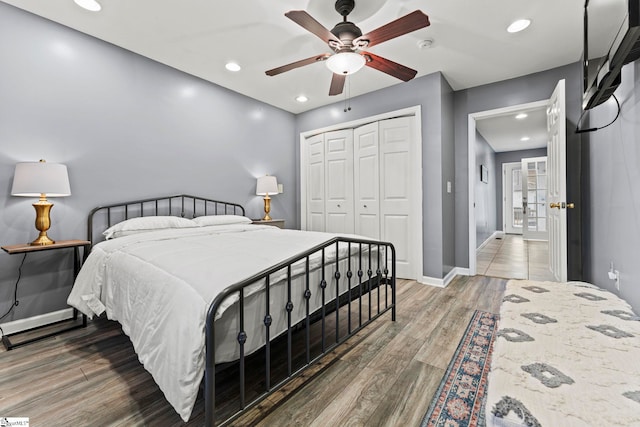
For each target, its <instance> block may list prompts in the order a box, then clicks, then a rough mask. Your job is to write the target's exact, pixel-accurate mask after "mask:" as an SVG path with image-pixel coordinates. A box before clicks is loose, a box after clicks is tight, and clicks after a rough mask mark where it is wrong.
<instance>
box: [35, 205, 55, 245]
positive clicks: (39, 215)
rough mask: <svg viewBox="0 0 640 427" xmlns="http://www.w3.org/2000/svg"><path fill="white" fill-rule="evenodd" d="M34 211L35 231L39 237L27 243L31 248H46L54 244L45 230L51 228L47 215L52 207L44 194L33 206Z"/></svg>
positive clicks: (49, 218)
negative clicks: (38, 233)
mask: <svg viewBox="0 0 640 427" xmlns="http://www.w3.org/2000/svg"><path fill="white" fill-rule="evenodd" d="M33 207H34V208H35V209H36V229H37V230H38V231H39V232H40V235H39V236H38V238H37V239H36V240H34V241H33V242H31V243H29V244H30V245H32V246H46V245H51V244H53V243H55V241H53V240H51V239H50V238H49V236H47V230H48V229H49V227H51V217H50V216H49V213H50V212H51V208H52V207H53V203H51V202H50V201H48V200H47V198H46V196H45V195H44V194H41V195H40V200H38V201H37V202H36V203H34V204H33Z"/></svg>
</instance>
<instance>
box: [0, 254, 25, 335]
mask: <svg viewBox="0 0 640 427" xmlns="http://www.w3.org/2000/svg"><path fill="white" fill-rule="evenodd" d="M25 259H27V252H25V254H24V256H23V257H22V262H20V267H18V279H17V280H16V284H15V285H14V288H13V303H12V304H11V307H9V310H7V312H6V313H5V314H3V315H2V316H0V320H2V319H4V318H5V317H7V316H8V315H9V313H11V312H12V311H13V309H14V307H17V306H18V305H20V301H18V283H20V278H21V277H22V266H23V265H24V260H25ZM0 333H1V334H2V335H4V331H3V330H2V326H0Z"/></svg>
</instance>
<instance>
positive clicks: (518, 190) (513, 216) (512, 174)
mask: <svg viewBox="0 0 640 427" xmlns="http://www.w3.org/2000/svg"><path fill="white" fill-rule="evenodd" d="M521 171H522V164H521V163H520V162H517V163H504V164H503V177H504V183H505V185H504V210H503V213H504V231H505V233H509V234H522V226H523V224H524V215H523V212H522V173H521Z"/></svg>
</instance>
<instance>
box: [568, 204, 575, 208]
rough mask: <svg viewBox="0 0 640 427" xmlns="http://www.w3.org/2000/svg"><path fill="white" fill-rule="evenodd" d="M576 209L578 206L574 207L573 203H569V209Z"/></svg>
mask: <svg viewBox="0 0 640 427" xmlns="http://www.w3.org/2000/svg"><path fill="white" fill-rule="evenodd" d="M575 207H576V205H574V204H573V203H567V209H573V208H575Z"/></svg>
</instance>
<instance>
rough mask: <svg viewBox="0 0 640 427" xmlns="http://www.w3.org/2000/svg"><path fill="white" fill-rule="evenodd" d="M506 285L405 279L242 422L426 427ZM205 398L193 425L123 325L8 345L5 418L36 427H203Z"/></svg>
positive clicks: (0, 363) (1, 355)
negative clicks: (478, 324) (466, 341)
mask: <svg viewBox="0 0 640 427" xmlns="http://www.w3.org/2000/svg"><path fill="white" fill-rule="evenodd" d="M505 284H506V280H504V279H496V278H490V277H485V276H475V277H457V278H456V279H455V280H454V281H453V282H452V283H451V284H449V286H448V287H447V288H445V289H440V288H435V287H430V286H426V285H422V284H419V283H416V282H413V281H402V280H401V281H399V283H398V316H397V321H396V322H392V321H391V320H390V315H385V316H383V317H382V318H380V319H378V320H377V321H375V322H374V323H373V324H372V325H370V326H369V327H367V328H365V329H364V330H362V331H360V332H358V334H356V336H354V337H353V338H351V339H350V340H349V341H347V343H345V344H344V345H342V346H341V347H340V348H339V349H337V350H336V351H334V352H333V353H332V355H331V356H330V357H329V358H327V359H326V360H323V362H322V363H321V364H320V365H318V367H317V368H316V369H315V370H313V371H310V372H309V373H307V374H305V375H304V376H303V377H301V378H300V379H299V380H297V381H296V382H295V384H293V385H292V386H288V387H286V388H285V389H284V390H283V391H282V392H281V393H278V394H276V395H274V396H273V397H271V398H269V399H268V400H267V401H265V402H263V403H262V404H260V405H259V406H258V407H257V408H256V409H254V410H253V411H251V412H250V413H249V414H247V416H246V417H243V418H240V419H239V420H238V421H237V422H236V424H237V425H260V426H284V425H287V426H326V425H340V426H344V425H350V426H365V425H366V426H399V425H403V426H405V425H406V426H411V425H413V426H417V425H419V423H420V420H421V418H422V416H423V414H424V412H425V411H426V409H427V408H428V406H429V403H430V401H431V399H432V396H433V394H434V393H435V391H436V389H437V387H438V384H439V383H440V380H441V378H442V376H443V374H444V370H445V369H446V367H447V365H448V363H449V360H450V359H451V357H452V356H453V353H454V352H455V349H456V347H457V345H458V342H459V340H460V338H461V337H462V334H463V333H464V331H465V328H466V326H467V324H468V322H469V320H470V318H471V315H472V314H473V312H474V311H475V310H484V311H489V312H493V313H497V312H498V311H499V307H500V301H501V299H502V295H503V293H504V287H505ZM203 412H204V405H203V402H202V398H201V397H199V398H198V400H197V402H196V406H195V409H194V412H193V415H192V418H191V420H190V421H189V423H187V424H185V423H183V422H182V421H181V419H180V418H179V416H178V415H177V414H176V413H175V412H174V411H173V408H172V407H171V406H170V405H169V404H168V403H167V402H166V400H165V399H164V396H163V395H162V392H161V391H160V390H159V389H158V387H157V386H156V385H155V383H154V382H153V379H152V377H151V375H149V374H148V373H147V372H146V371H145V370H144V368H143V367H142V366H141V364H140V362H139V361H138V358H137V356H136V355H135V353H134V351H133V348H132V346H131V343H130V341H129V339H128V338H127V337H126V336H125V335H124V334H123V333H122V331H121V329H120V327H119V325H118V324H117V323H115V322H110V321H106V320H97V321H94V322H90V324H89V326H88V327H87V328H86V329H80V330H76V331H71V332H67V333H65V334H62V335H59V336H57V337H54V338H51V339H46V340H43V341H40V342H37V343H34V344H30V345H27V346H25V347H20V348H16V349H14V350H12V351H6V350H5V349H4V348H2V349H0V416H3V417H29V418H30V421H31V425H33V426H43V425H73V426H182V425H189V426H191V425H193V426H196V425H202V424H203V420H204V417H203Z"/></svg>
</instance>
